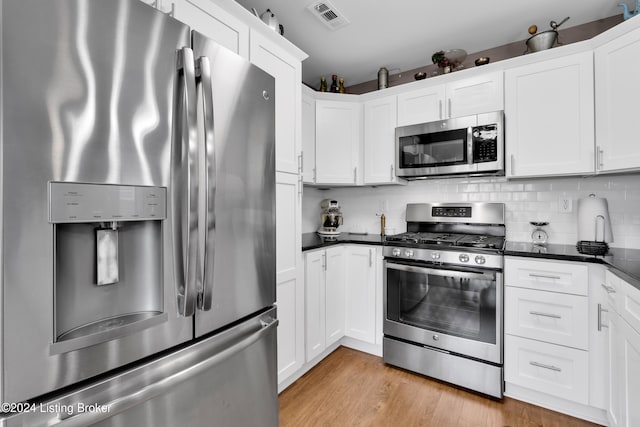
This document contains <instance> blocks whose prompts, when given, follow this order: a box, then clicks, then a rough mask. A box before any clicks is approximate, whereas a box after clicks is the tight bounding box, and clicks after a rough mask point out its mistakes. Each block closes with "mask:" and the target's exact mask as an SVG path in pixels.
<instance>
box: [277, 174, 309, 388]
mask: <svg viewBox="0 0 640 427" xmlns="http://www.w3.org/2000/svg"><path fill="white" fill-rule="evenodd" d="M300 186H301V184H300V182H299V180H298V176H297V175H293V174H288V173H281V172H278V173H276V208H277V211H278V215H277V216H276V305H277V307H278V320H279V324H278V383H279V384H280V383H282V382H283V381H285V380H286V379H287V378H289V377H291V375H293V374H294V373H295V372H297V371H298V370H299V369H300V368H301V367H302V365H303V364H304V284H303V281H302V280H303V264H302V256H301V249H302V238H301V227H302V225H301V221H302V218H301V212H300V209H301V208H300V205H301V197H300Z"/></svg>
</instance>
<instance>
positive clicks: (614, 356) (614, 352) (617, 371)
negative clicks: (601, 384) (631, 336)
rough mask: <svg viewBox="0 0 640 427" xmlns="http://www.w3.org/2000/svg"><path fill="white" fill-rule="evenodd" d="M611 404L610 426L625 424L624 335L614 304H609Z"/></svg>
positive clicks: (609, 408) (608, 410)
mask: <svg viewBox="0 0 640 427" xmlns="http://www.w3.org/2000/svg"><path fill="white" fill-rule="evenodd" d="M608 314H609V316H608V318H609V322H608V329H609V345H608V350H609V363H608V373H609V405H608V408H607V418H608V419H609V424H610V426H612V427H614V426H622V425H624V420H623V414H622V406H623V405H622V403H623V402H622V399H623V396H622V393H623V389H624V386H623V384H622V383H623V382H624V378H623V377H622V372H623V367H622V366H623V364H624V359H623V356H622V335H621V321H622V319H620V316H618V314H617V313H616V312H615V307H614V306H609V313H608Z"/></svg>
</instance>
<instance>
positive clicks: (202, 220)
mask: <svg viewBox="0 0 640 427" xmlns="http://www.w3.org/2000/svg"><path fill="white" fill-rule="evenodd" d="M0 7H1V9H0V13H1V20H2V29H1V31H2V33H1V44H0V49H1V63H0V65H1V67H0V80H1V88H0V98H1V109H2V110H1V115H0V120H1V122H0V132H1V133H0V138H1V139H0V150H1V154H2V160H1V162H0V174H1V186H0V206H1V209H0V223H1V227H0V234H1V239H2V245H1V246H0V259H1V264H0V268H1V273H2V274H1V276H0V280H1V294H0V295H1V296H0V298H1V304H0V328H1V332H0V336H1V339H2V341H1V352H0V364H1V370H0V380H1V388H0V401H2V402H6V403H9V405H4V406H3V407H2V408H1V409H2V410H3V411H4V413H3V414H0V425H3V426H5V425H6V426H27V425H29V426H39V425H42V426H45V425H46V426H52V425H62V426H84V425H94V424H95V425H100V426H143V425H153V426H176V425H184V426H205V425H206V426H211V425H215V426H239V425H243V426H251V425H260V426H275V425H277V424H278V402H277V384H276V382H277V374H276V326H277V317H276V311H275V306H274V303H275V204H274V203H275V202H274V200H275V172H274V169H275V157H274V150H275V148H274V143H275V133H274V126H275V125H274V119H275V116H274V115H275V113H274V90H275V83H274V79H273V78H272V77H271V76H270V75H268V74H267V73H265V72H264V71H262V70H261V69H259V68H257V67H255V66H253V65H251V64H250V63H248V62H247V61H246V60H244V59H243V58H241V57H239V56H237V55H235V54H234V53H232V52H230V51H228V50H227V49H225V48H223V47H221V46H219V45H217V44H216V43H214V42H213V41H211V40H208V39H206V38H205V37H203V36H202V35H200V34H198V33H196V32H193V31H190V28H189V27H187V26H186V25H183V24H182V23H180V22H178V21H177V20H175V19H173V18H171V17H168V16H166V15H164V14H163V13H161V12H158V11H156V10H155V9H153V8H151V7H149V6H147V5H145V4H143V3H142V2H140V1H139V0H109V1H106V0H51V1H40V0H0ZM9 411H10V412H9Z"/></svg>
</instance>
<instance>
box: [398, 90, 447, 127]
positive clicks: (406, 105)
mask: <svg viewBox="0 0 640 427" xmlns="http://www.w3.org/2000/svg"><path fill="white" fill-rule="evenodd" d="M444 103H445V94H444V85H434V86H429V87H426V88H422V89H418V90H412V91H410V92H405V93H401V94H399V95H398V126H407V125H415V124H419V123H428V122H433V121H436V120H442V119H443V118H444Z"/></svg>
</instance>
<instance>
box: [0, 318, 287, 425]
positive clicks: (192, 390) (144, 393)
mask: <svg viewBox="0 0 640 427" xmlns="http://www.w3.org/2000/svg"><path fill="white" fill-rule="evenodd" d="M275 317H276V312H275V308H273V309H271V310H269V311H267V312H265V313H264V314H262V315H260V316H257V317H254V318H251V319H249V320H247V321H245V322H243V323H241V324H239V325H237V326H234V327H233V328H231V329H228V330H226V331H224V332H222V333H219V334H217V335H215V336H213V337H211V338H207V339H205V340H203V341H200V342H198V343H196V344H193V345H190V346H188V347H185V348H183V349H181V350H179V351H177V352H174V353H171V354H169V355H167V356H165V357H162V358H159V359H157V360H154V361H151V362H149V363H146V364H144V365H142V366H140V367H137V368H135V369H131V370H128V371H125V372H123V373H120V374H119V375H116V376H113V377H110V378H107V379H105V380H103V381H101V382H98V383H96V384H91V385H88V386H86V387H84V388H83V389H81V390H78V391H74V392H70V393H68V394H66V395H64V396H60V397H58V398H56V399H51V400H47V401H44V402H42V403H41V404H37V405H36V407H35V409H34V410H33V411H28V412H25V413H23V414H21V415H14V416H12V417H7V418H3V417H0V425H2V426H6V427H17V426H30V427H38V426H42V427H44V426H59V427H74V426H75V427H81V426H82V427H83V426H87V425H92V426H96V427H98V426H99V427H120V426H154V427H175V426H189V427H209V426H213V425H215V426H217V427H227V426H228V427H236V426H265V427H277V426H278V395H277V384H276V381H277V379H276V326H277V320H276V319H275ZM3 422H4V424H3Z"/></svg>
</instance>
